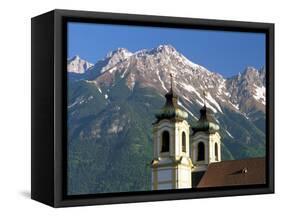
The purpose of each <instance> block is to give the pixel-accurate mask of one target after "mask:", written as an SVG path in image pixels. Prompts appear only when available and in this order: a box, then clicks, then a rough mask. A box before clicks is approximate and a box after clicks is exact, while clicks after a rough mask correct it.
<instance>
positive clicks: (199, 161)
mask: <svg viewBox="0 0 281 217" xmlns="http://www.w3.org/2000/svg"><path fill="white" fill-rule="evenodd" d="M190 140H191V141H190V145H191V158H192V162H193V164H194V169H193V172H200V171H202V172H203V171H206V169H207V167H208V165H209V164H210V163H213V162H219V161H221V137H220V134H219V125H218V124H217V122H216V120H215V118H214V116H213V113H212V111H211V110H210V109H209V108H207V106H206V104H205V103H204V106H203V107H202V108H201V110H200V119H199V120H198V121H197V123H196V124H195V125H194V126H193V127H192V134H191V137H190Z"/></svg>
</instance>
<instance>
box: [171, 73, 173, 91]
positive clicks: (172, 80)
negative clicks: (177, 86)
mask: <svg viewBox="0 0 281 217" xmlns="http://www.w3.org/2000/svg"><path fill="white" fill-rule="evenodd" d="M170 77H171V92H173V74H172V73H170Z"/></svg>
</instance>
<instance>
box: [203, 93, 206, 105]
mask: <svg viewBox="0 0 281 217" xmlns="http://www.w3.org/2000/svg"><path fill="white" fill-rule="evenodd" d="M206 96H207V93H206V91H205V90H204V91H203V97H204V106H205V107H206Z"/></svg>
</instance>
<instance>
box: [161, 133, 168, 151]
mask: <svg viewBox="0 0 281 217" xmlns="http://www.w3.org/2000/svg"><path fill="white" fill-rule="evenodd" d="M169 150H170V134H169V132H168V131H166V130H165V131H164V132H163V133H162V149H161V152H169Z"/></svg>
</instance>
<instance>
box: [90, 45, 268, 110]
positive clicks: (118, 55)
mask: <svg viewBox="0 0 281 217" xmlns="http://www.w3.org/2000/svg"><path fill="white" fill-rule="evenodd" d="M86 74H87V79H88V80H95V82H96V84H97V85H98V86H99V87H106V88H108V87H110V86H114V85H115V82H116V81H117V80H118V78H121V79H125V83H126V85H127V86H128V88H129V89H130V90H131V91H133V90H134V87H135V85H136V84H138V85H139V86H141V87H150V88H154V89H156V90H157V91H158V92H159V93H160V94H161V95H164V94H165V93H166V92H167V91H168V90H169V89H170V76H169V74H173V77H174V79H173V80H174V90H175V92H176V93H177V94H178V95H180V97H181V100H182V102H183V103H184V104H185V105H191V104H197V106H202V105H203V104H204V101H205V103H206V104H207V106H208V107H210V109H212V110H213V112H215V113H217V112H219V113H224V112H223V108H228V109H231V110H234V111H236V112H240V113H241V114H243V115H247V113H248V112H249V111H251V110H252V109H257V110H259V111H264V109H265V106H264V105H265V86H264V85H265V69H264V68H262V69H261V70H257V69H255V68H253V67H248V68H246V70H245V71H244V72H243V73H241V74H238V75H237V76H234V77H232V78H224V77H223V76H222V75H220V74H218V73H214V72H211V71H209V70H208V69H206V68H204V67H203V66H200V65H198V64H196V63H193V62H192V61H190V60H189V59H187V58H186V57H185V56H184V55H182V54H181V53H179V52H178V51H177V50H176V49H175V48H174V47H173V46H171V45H159V46H158V47H156V48H153V49H143V50H140V51H137V52H135V53H132V52H130V51H128V50H127V49H125V48H118V49H117V50H115V51H112V52H109V53H108V54H107V55H106V57H105V58H104V59H103V60H100V61H98V62H97V63H96V64H95V65H94V66H93V67H91V68H89V69H88V70H87V72H86ZM204 92H205V93H206V96H205V97H204V95H203V93H204ZM190 112H191V111H190Z"/></svg>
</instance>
